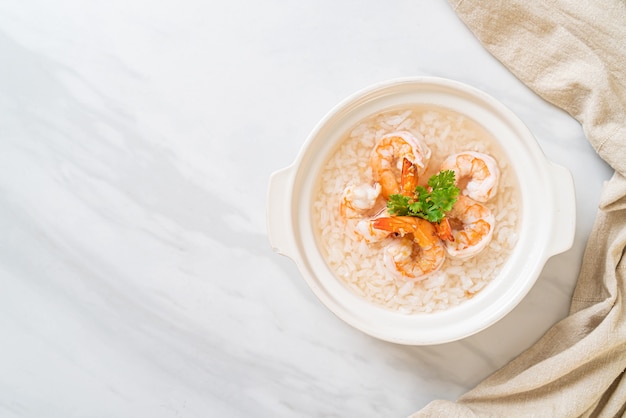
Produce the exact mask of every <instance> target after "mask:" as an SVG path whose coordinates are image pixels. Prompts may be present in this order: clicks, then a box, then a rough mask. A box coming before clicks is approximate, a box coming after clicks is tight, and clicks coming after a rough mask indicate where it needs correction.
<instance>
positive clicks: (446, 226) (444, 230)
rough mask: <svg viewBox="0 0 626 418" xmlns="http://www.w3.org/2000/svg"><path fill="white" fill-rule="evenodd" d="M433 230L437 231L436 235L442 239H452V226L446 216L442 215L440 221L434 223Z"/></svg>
mask: <svg viewBox="0 0 626 418" xmlns="http://www.w3.org/2000/svg"><path fill="white" fill-rule="evenodd" d="M435 230H436V231H437V236H438V237H439V238H441V239H442V240H443V241H454V235H452V226H451V225H450V220H449V219H448V218H447V217H444V218H443V219H442V220H441V221H439V222H437V223H435Z"/></svg>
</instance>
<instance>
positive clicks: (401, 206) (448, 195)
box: [387, 170, 459, 222]
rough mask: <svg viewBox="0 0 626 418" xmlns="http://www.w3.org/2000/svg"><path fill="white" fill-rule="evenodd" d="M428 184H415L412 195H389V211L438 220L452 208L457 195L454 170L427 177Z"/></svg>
mask: <svg viewBox="0 0 626 418" xmlns="http://www.w3.org/2000/svg"><path fill="white" fill-rule="evenodd" d="M428 186H429V188H428V189H427V188H426V187H423V186H417V187H416V188H415V193H414V195H413V196H412V197H408V196H404V195H401V194H393V195H391V196H389V200H388V201H387V208H388V209H389V213H391V214H392V215H397V216H417V217H420V218H424V219H426V220H428V221H430V222H439V221H441V220H442V219H443V217H444V216H445V214H446V213H447V212H449V211H450V210H451V209H452V206H454V204H455V203H456V200H457V197H458V196H459V188H458V187H456V186H455V185H454V171H452V170H446V171H440V172H439V173H437V174H435V175H434V176H432V177H431V178H430V179H428Z"/></svg>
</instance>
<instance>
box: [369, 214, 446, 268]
mask: <svg viewBox="0 0 626 418" xmlns="http://www.w3.org/2000/svg"><path fill="white" fill-rule="evenodd" d="M373 225H374V228H377V229H382V230H384V231H389V232H395V233H397V234H399V235H400V239H396V240H394V241H392V242H391V244H389V245H388V246H387V247H386V248H385V255H384V261H385V265H386V266H387V268H388V269H389V270H390V271H391V272H392V274H394V275H395V276H397V277H401V278H405V279H407V278H408V279H413V280H422V279H425V278H426V277H428V276H429V275H430V274H432V273H434V272H436V271H437V270H439V269H440V268H441V265H442V264H443V262H444V260H445V250H444V249H443V244H442V242H441V240H440V239H439V238H438V237H437V231H436V230H435V226H434V225H433V224H432V223H430V222H428V221H427V220H425V219H422V218H416V217H413V216H392V217H386V218H378V219H376V220H375V221H374V223H373Z"/></svg>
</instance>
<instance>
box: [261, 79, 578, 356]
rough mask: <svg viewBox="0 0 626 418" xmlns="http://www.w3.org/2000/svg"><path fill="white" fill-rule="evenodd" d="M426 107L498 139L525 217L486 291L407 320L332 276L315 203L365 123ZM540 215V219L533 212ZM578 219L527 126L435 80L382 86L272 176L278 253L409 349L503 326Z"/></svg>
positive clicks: (565, 244)
mask: <svg viewBox="0 0 626 418" xmlns="http://www.w3.org/2000/svg"><path fill="white" fill-rule="evenodd" d="M421 105H427V106H428V105H432V106H436V107H438V108H444V109H449V110H451V111H454V112H457V113H459V114H462V115H464V116H467V117H468V118H470V119H472V120H473V121H474V122H477V123H478V124H479V125H481V126H482V127H483V128H484V129H486V130H487V131H488V132H489V133H491V135H492V136H493V137H494V138H495V140H496V141H498V143H499V145H500V148H501V149H502V150H503V152H504V153H505V154H506V156H507V157H508V160H509V161H510V164H511V166H512V169H513V171H514V172H515V174H516V176H517V179H518V183H519V188H520V190H519V196H520V199H519V201H520V207H519V208H518V210H519V213H520V216H519V218H518V221H517V222H518V226H517V233H518V238H517V242H516V243H515V246H514V248H513V250H512V252H511V254H510V256H509V257H508V259H507V260H506V261H505V262H504V264H503V266H502V268H501V269H500V270H499V273H498V274H497V275H496V277H494V278H493V279H492V280H491V281H490V282H489V284H487V285H486V286H485V287H484V288H483V289H482V290H481V291H480V292H478V293H477V294H476V295H475V296H473V297H472V298H471V299H469V300H466V301H464V302H462V303H460V304H458V305H456V306H453V307H450V308H448V309H445V310H440V311H434V312H429V313H410V314H407V313H403V312H399V311H394V310H391V309H388V308H385V307H382V306H379V305H376V304H374V303H372V302H370V301H368V300H367V299H365V298H364V297H362V296H360V295H357V294H356V293H354V291H353V290H351V289H349V288H348V286H346V285H345V284H344V283H343V282H342V281H341V280H340V279H339V278H338V277H337V276H336V275H335V274H334V272H333V271H332V270H331V268H330V267H329V265H328V263H327V262H326V260H325V258H324V255H323V251H322V250H321V249H320V247H319V244H318V240H317V239H316V235H317V234H318V232H316V231H315V228H316V222H315V221H314V219H313V216H314V214H313V202H314V200H315V197H316V196H315V185H316V182H317V181H318V179H319V176H320V173H321V170H322V168H323V165H324V163H325V162H326V161H327V160H328V158H329V157H330V155H331V154H332V153H333V152H334V151H335V150H336V149H337V145H338V144H339V142H340V141H341V140H342V139H343V138H344V137H345V136H346V134H347V133H348V132H349V131H350V130H351V129H352V128H353V127H354V126H355V125H356V124H357V123H358V122H360V121H362V120H364V119H366V118H367V117H368V116H371V115H374V114H376V113H379V112H382V111H385V110H387V109H391V108H399V107H402V106H406V107H410V106H421ZM522 174H523V175H522ZM538 207H541V208H542V209H541V210H542V214H543V216H540V217H538V216H536V213H534V211H536V208H538ZM575 216H576V214H575V198H574V184H573V180H572V176H571V173H570V172H569V171H568V170H567V169H565V168H564V167H561V166H559V165H556V164H554V163H552V162H550V161H548V160H547V159H546V157H545V155H544V154H543V152H542V150H541V148H540V146H539V144H538V143H537V141H536V139H535V138H534V136H533V135H532V133H531V132H530V131H529V129H528V128H527V127H526V126H525V125H524V124H523V122H522V121H521V120H520V119H519V118H518V117H517V116H516V115H515V114H513V113H512V112H511V111H510V110H509V109H508V108H507V107H505V106H504V105H503V104H502V103H500V102H499V101H497V100H496V99H494V98H493V97H491V96H489V95H488V94H486V93H484V92H482V91H480V90H478V89H476V88H474V87H471V86H468V85H466V84H463V83H460V82H457V81H454V80H448V79H443V78H437V77H411V78H401V79H394V80H390V81H385V82H382V83H378V84H375V85H373V86H370V87H367V88H365V89H363V90H361V91H358V92H356V93H355V94H353V95H351V96H350V97H348V98H347V99H345V100H344V101H342V102H341V103H339V104H338V105H337V106H336V107H334V108H333V109H332V110H331V111H330V112H329V113H328V114H327V115H326V116H325V117H324V118H323V119H322V120H321V121H320V122H319V123H318V124H317V126H316V127H315V128H314V129H313V130H312V132H311V133H310V134H309V136H308V138H307V139H306V141H305V143H304V145H303V146H302V148H301V150H300V152H299V154H298V156H297V157H296V159H295V161H294V162H293V163H292V164H291V165H289V166H288V167H285V168H283V169H281V170H278V171H276V172H274V173H273V174H272V175H271V177H270V180H269V187H268V192H267V227H268V235H269V240H270V243H271V245H272V248H273V249H274V251H275V252H277V253H279V254H282V255H285V256H287V257H289V258H291V259H292V260H293V261H294V262H295V264H296V265H297V267H298V270H299V271H300V273H301V275H302V277H303V278H304V280H305V281H306V283H307V284H308V285H309V287H310V288H311V290H312V291H313V293H314V294H315V295H316V296H317V298H318V299H319V300H320V301H321V302H322V303H323V304H324V305H325V306H326V307H327V308H328V309H330V310H331V311H332V312H333V313H334V314H336V316H337V317H339V318H340V319H342V320H343V321H345V322H347V323H348V324H350V325H351V326H353V327H355V328H357V329H359V330H361V331H363V332H365V333H366V334H369V335H371V336H373V337H376V338H379V339H382V340H386V341H390V342H394V343H399V344H407V345H430V344H440V343H445V342H451V341H455V340H459V339H462V338H466V337H468V336H470V335H473V334H475V333H477V332H479V331H481V330H483V329H485V328H487V327H489V326H491V325H493V324H494V323H496V322H497V321H499V320H500V319H502V318H503V317H504V316H505V315H506V314H507V313H509V312H510V311H511V310H512V309H513V308H514V307H515V306H517V305H518V304H519V303H520V301H521V300H522V299H523V298H524V297H525V296H526V295H527V294H528V292H529V291H530V289H531V288H532V286H533V285H534V284H535V282H536V281H537V279H538V278H539V276H540V274H541V271H542V269H543V267H544V265H545V263H546V261H547V260H548V259H549V258H550V257H552V256H554V255H556V254H559V253H561V252H564V251H566V250H567V249H569V248H570V247H571V246H572V243H573V239H574V231H575ZM357 268H358V266H357Z"/></svg>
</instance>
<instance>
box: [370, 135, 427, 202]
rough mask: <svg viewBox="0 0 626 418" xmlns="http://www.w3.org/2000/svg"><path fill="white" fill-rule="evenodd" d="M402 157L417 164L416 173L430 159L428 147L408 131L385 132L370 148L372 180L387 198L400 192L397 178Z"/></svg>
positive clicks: (424, 166) (421, 171) (421, 170)
mask: <svg viewBox="0 0 626 418" xmlns="http://www.w3.org/2000/svg"><path fill="white" fill-rule="evenodd" d="M404 158H407V159H408V160H409V161H410V162H411V163H413V164H415V165H416V166H417V172H418V174H421V173H423V172H424V171H426V166H427V165H428V160H429V159H430V148H428V146H427V145H426V144H424V143H422V142H421V141H420V140H418V139H417V138H416V137H415V136H413V135H412V134H411V133H409V132H405V131H399V132H394V133H390V134H387V135H385V136H383V137H382V138H380V140H379V141H378V142H377V143H376V145H375V146H374V149H372V153H371V155H370V165H371V166H372V174H373V176H374V180H376V181H378V182H379V183H380V185H381V186H382V195H383V197H384V198H385V199H387V198H388V197H389V196H390V195H392V194H396V193H399V192H400V184H399V182H398V179H399V178H400V173H401V170H402V163H403V160H404Z"/></svg>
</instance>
